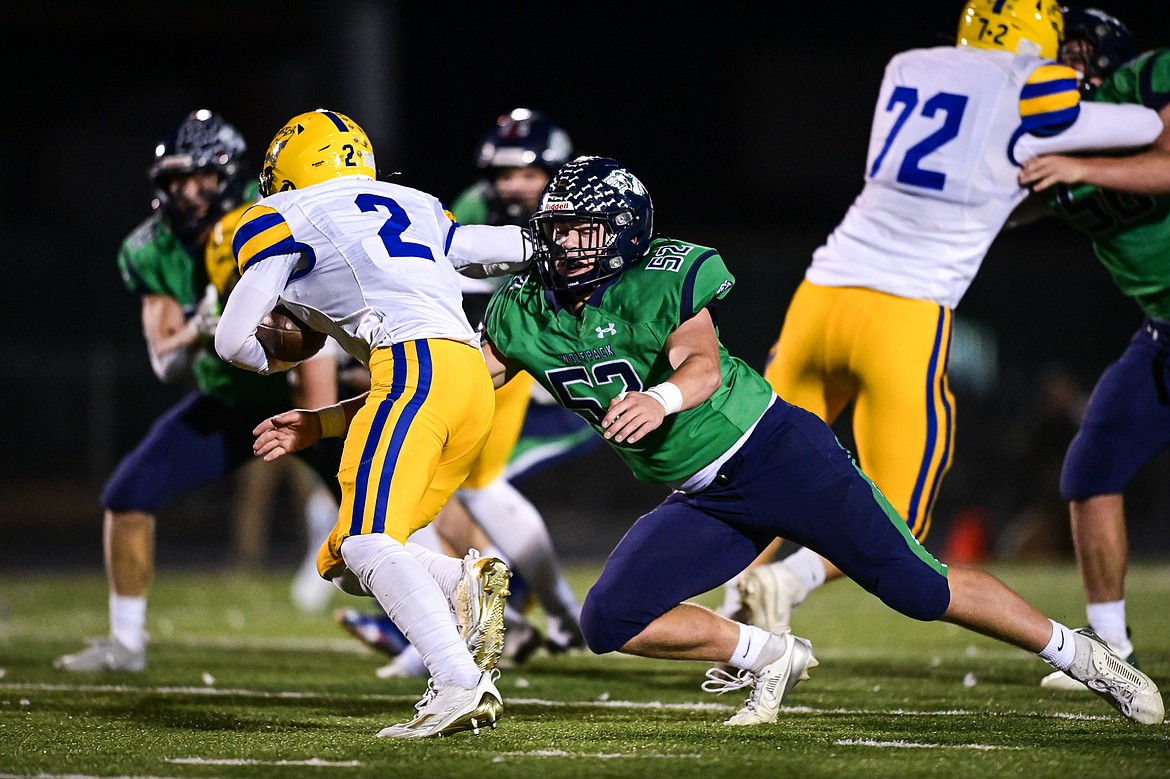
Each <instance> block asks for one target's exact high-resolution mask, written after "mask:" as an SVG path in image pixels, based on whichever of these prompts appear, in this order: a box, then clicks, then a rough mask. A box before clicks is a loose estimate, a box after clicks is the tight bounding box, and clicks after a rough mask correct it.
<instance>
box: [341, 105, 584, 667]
mask: <svg viewBox="0 0 1170 779" xmlns="http://www.w3.org/2000/svg"><path fill="white" fill-rule="evenodd" d="M572 152H573V146H572V142H571V141H570V138H569V135H568V133H567V132H565V131H564V130H563V129H562V128H560V127H559V126H557V125H556V124H554V123H553V122H552V121H551V120H550V119H549V118H548V117H546V116H545V115H544V114H542V113H540V112H537V111H531V110H529V109H527V108H517V109H514V110H513V111H511V112H509V113H507V114H504V115H502V116H500V117H499V118H498V119H497V120H496V122H495V124H494V126H493V127H492V128H491V129H490V130H489V131H488V132H487V133H486V134H485V135H484V137H483V139H482V141H481V143H480V147H479V152H478V154H477V156H476V166H477V167H478V168H479V169H480V170H481V171H483V174H484V175H483V178H482V179H481V180H479V181H478V182H476V183H475V184H474V185H472V186H471V187H469V188H468V189H466V190H465V191H464V192H463V193H462V194H460V195H459V197H458V198H456V199H455V201H454V205H453V206H452V207H451V211H452V213H453V214H454V215H455V218H456V220H457V221H458V222H459V223H460V224H487V225H517V226H521V227H526V226H527V224H528V218H529V217H530V216H531V215H532V214H533V213H535V211H536V207H537V205H538V203H539V201H540V195H541V193H542V192H543V191H544V187H545V185H546V184H547V183H548V180H549V178H551V176H552V174H553V172H555V171H556V169H557V168H559V167H560V166H561V165H562V164H564V163H565V162H567V161H568V160H569V158H570V157H571V156H572ZM500 283H502V280H501V279H499V278H495V279H472V278H466V277H462V278H461V287H462V291H463V310H464V312H465V313H466V314H467V318H468V321H470V322H472V323H473V324H476V325H478V323H479V322H481V321H482V319H483V314H484V311H485V310H486V308H487V301H488V299H489V298H490V297H491V294H492V292H493V291H494V290H495V289H496V288H497V287H498V286H499V285H500ZM534 393H536V394H538V395H539V396H541V397H543V398H547V402H545V403H542V404H533V403H530V399H531V398H532V396H533V394H534ZM522 429H523V430H524V431H526V436H525V437H522V435H521V431H522ZM518 439H519V441H520V443H519V444H518ZM594 446H596V439H595V437H594V436H593V435H592V434H591V432H590V430H589V428H588V426H587V425H586V424H585V423H584V422H583V421H582V420H581V419H580V418H579V417H578V416H577V415H575V414H572V413H570V412H567V411H565V410H564V409H562V408H561V407H560V406H558V405H556V404H555V403H553V402H552V399H551V398H548V395H547V393H546V392H544V391H543V390H542V389H540V388H539V386H538V385H537V384H536V383H535V382H534V381H533V380H532V377H531V376H529V375H528V374H526V373H522V374H520V375H518V376H517V377H516V378H515V379H513V380H512V381H510V382H509V383H508V384H507V385H506V386H504V387H501V388H500V389H499V390H497V391H496V413H495V417H494V419H493V422H492V432H491V435H490V437H489V438H488V442H487V444H486V445H485V446H484V449H483V452H482V453H481V454H480V456H479V459H477V460H476V462H475V464H474V465H473V466H472V470H471V474H470V475H469V476H468V477H467V480H466V481H465V482H464V483H463V485H462V486H461V487H460V488H459V489H458V490H456V492H455V496H454V497H455V500H453V501H450V502H449V503H448V504H447V505H446V506H445V507H444V508H443V510H442V511H441V512H440V513H439V516H438V517H436V519H435V522H434V523H433V524H432V525H431V526H430V527H429V528H427V529H424V531H430V530H433V531H434V533H435V534H436V535H430V533H428V532H424V533H423V534H422V535H421V536H419V535H418V534H416V536H415V537H413V538H412V540H414V541H416V542H417V543H423V544H432V545H434V544H436V543H439V542H440V541H441V542H442V543H443V544H444V547H443V548H445V549H447V550H448V551H450V552H451V553H453V554H463V553H464V552H466V551H467V550H468V549H469V548H476V549H480V550H481V551H482V552H483V553H484V554H485V555H489V556H495V557H499V558H501V559H503V560H505V561H506V562H507V563H508V565H509V567H511V569H512V571H513V580H512V583H511V585H510V587H511V589H512V591H513V594H512V596H511V597H510V598H509V608H508V612H507V620H506V625H507V630H506V632H505V650H504V658H505V659H506V660H507V661H509V662H512V663H521V662H523V661H524V660H525V659H527V658H528V657H529V656H530V655H531V654H532V652H534V651H536V650H537V649H539V648H540V647H541V646H545V647H547V648H548V650H549V651H551V652H554V653H556V652H563V651H567V650H572V649H582V648H584V640H583V639H582V637H581V630H580V625H579V616H580V609H581V606H580V603H579V602H578V600H577V597H576V595H574V593H573V591H572V589H571V588H570V587H569V584H568V581H567V580H566V579H565V577H564V575H563V574H562V572H561V570H560V566H559V564H558V562H557V558H556V553H555V550H554V548H553V544H552V539H551V538H550V537H549V533H548V528H547V527H546V526H545V523H544V519H543V518H542V517H541V515H540V512H539V511H538V510H537V508H536V507H535V506H534V505H533V504H532V502H531V501H529V500H528V498H526V497H525V496H524V495H523V494H521V492H520V491H519V490H517V489H516V487H514V486H513V485H512V483H511V481H510V480H509V476H511V478H521V477H522V476H523V475H526V474H528V473H531V472H533V471H534V470H535V469H536V468H538V467H543V466H545V465H547V464H549V463H550V462H553V461H555V460H559V459H562V458H564V457H566V456H572V455H577V454H580V453H582V452H583V451H586V450H588V449H591V448H593V447H594ZM518 451H522V452H523V455H522V456H523V464H522V465H521V466H520V468H518V469H516V470H514V471H513V472H512V474H508V473H507V466H508V463H509V458H510V457H511V456H512V455H513V454H514V453H517V452H518ZM529 594H530V595H531V599H532V600H535V601H536V602H538V603H539V604H540V607H541V609H542V610H543V611H544V614H545V629H546V631H547V633H548V636H547V640H545V639H544V638H542V636H541V635H540V633H539V631H538V629H537V628H536V627H535V626H534V625H532V624H531V622H530V621H529V620H528V619H527V618H525V616H524V615H523V613H522V611H521V608H522V606H523V605H524V604H525V602H526V601H528V600H529V598H528V595H529ZM336 619H337V621H338V623H339V624H340V625H341V626H342V627H343V628H345V629H346V630H347V631H349V632H350V633H351V634H353V635H354V636H355V637H357V638H358V639H359V640H361V641H363V642H364V643H366V644H368V645H369V646H371V647H374V648H375V649H378V650H380V651H383V652H386V653H388V654H392V655H394V654H396V655H397V656H396V657H395V659H394V660H393V661H392V662H391V663H390V664H388V665H386V666H384V667H383V668H381V669H379V670H378V675H379V676H382V677H395V676H425V675H426V667H425V666H424V665H423V663H422V658H421V657H420V656H419V653H418V652H417V650H415V649H414V648H413V647H411V646H409V644H407V643H406V642H405V641H404V639H402V638H401V632H400V631H399V630H398V629H397V628H396V627H395V626H394V625H393V623H392V622H390V620H389V619H388V618H387V617H386V616H385V615H384V614H376V613H375V614H367V613H363V612H361V611H358V610H356V609H350V608H346V609H340V610H339V611H338V612H337V614H336Z"/></svg>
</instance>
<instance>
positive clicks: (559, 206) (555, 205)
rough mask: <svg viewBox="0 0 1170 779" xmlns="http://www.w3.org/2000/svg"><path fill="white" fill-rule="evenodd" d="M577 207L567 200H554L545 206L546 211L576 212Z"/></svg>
mask: <svg viewBox="0 0 1170 779" xmlns="http://www.w3.org/2000/svg"><path fill="white" fill-rule="evenodd" d="M576 208H577V207H576V206H574V205H573V204H572V203H570V202H569V201H567V200H554V201H552V202H550V203H545V204H544V210H545V211H574V210H576Z"/></svg>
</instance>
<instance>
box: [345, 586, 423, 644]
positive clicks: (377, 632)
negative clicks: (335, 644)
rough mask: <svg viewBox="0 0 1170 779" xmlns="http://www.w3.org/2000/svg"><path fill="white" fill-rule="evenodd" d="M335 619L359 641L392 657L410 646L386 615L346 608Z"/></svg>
mask: <svg viewBox="0 0 1170 779" xmlns="http://www.w3.org/2000/svg"><path fill="white" fill-rule="evenodd" d="M331 586H332V585H331ZM333 619H334V620H336V621H337V624H338V625H340V626H341V628H342V629H343V630H344V631H345V632H347V633H349V634H350V635H351V636H353V637H354V638H356V639H357V640H358V641H361V642H362V643H363V644H365V645H366V646H368V647H370V648H371V649H377V650H378V651H379V652H385V653H386V654H388V655H390V656H391V657H396V656H398V654H399V653H400V652H402V650H404V649H406V647H407V646H409V645H410V642H409V641H407V640H406V636H404V635H402V631H401V630H399V629H398V626H397V625H395V624H394V620H392V619H390V617H388V616H386V614H384V613H378V614H366V613H363V612H361V611H358V610H357V609H350V608H345V609H338V610H337V611H335V612H333Z"/></svg>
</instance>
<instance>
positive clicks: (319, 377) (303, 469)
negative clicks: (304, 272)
mask: <svg viewBox="0 0 1170 779" xmlns="http://www.w3.org/2000/svg"><path fill="white" fill-rule="evenodd" d="M249 205H251V202H248V203H245V204H243V205H240V206H237V207H236V208H234V209H233V210H231V211H229V212H228V213H227V214H225V215H224V216H223V217H222V218H220V220H219V221H218V222H216V223H215V226H214V227H212V229H211V235H210V236H209V237H208V239H207V248H206V251H205V258H206V262H207V276H208V279H209V280H210V283H211V285H212V286H213V287H215V291H216V295H217V299H218V305H217V309H216V313H217V314H219V313H222V312H223V304H224V303H225V302H227V298H228V295H229V294H230V293H231V291H232V288H233V287H234V286H235V285H236V282H237V281H239V279H240V271H239V269H238V268H237V267H236V258H235V255H234V254H233V253H232V238H233V237H234V236H235V233H236V225H238V224H239V221H240V216H241V215H243V213H244V211H245V210H247V208H248V206H249ZM340 354H343V352H341V347H339V346H338V345H337V342H336V341H334V340H333V339H332V338H329V339H328V340H327V341H326V345H325V347H323V348H322V349H321V351H320V352H318V353H317V354H316V355H314V356H313V357H311V358H310V359H308V360H305V361H304V362H302V363H300V364H299V365H297V367H296V368H295V369H293V370H291V371H289V372H288V374H287V375H288V380H289V381H290V382H291V384H292V388H293V396H292V400H293V402H294V403H296V404H297V405H299V406H302V407H308V408H316V407H319V406H321V405H329V404H331V403H336V402H337V399H338V392H339V391H340V387H339V383H338V371H339V363H340V357H339V355H340ZM365 389H369V382H368V381H367V382H366V386H365V387H364V388H363V391H364V390H365ZM333 481H335V479H329V480H328V481H326V480H324V479H322V478H321V476H320V475H318V474H317V473H316V472H315V471H314V470H313V469H312V468H310V467H309V466H308V465H307V464H306V463H305V462H304V460H302V459H301V458H299V457H282V458H281V459H279V460H276V461H275V462H271V463H265V462H262V461H256V460H255V459H254V461H253V462H251V463H248V464H247V465H245V466H243V467H242V468H240V469H239V470H238V471H237V472H236V503H235V516H234V519H233V521H232V539H231V546H232V558H233V562H234V564H235V565H238V566H241V567H245V568H251V567H254V566H256V565H259V564H260V563H262V562H263V560H264V556H265V550H266V547H267V545H268V540H269V536H270V530H271V523H272V519H273V517H274V516H276V515H277V510H278V509H279V510H281V511H282V512H283V511H284V510H286V509H287V508H288V507H290V506H291V507H295V508H299V510H300V511H301V513H302V514H303V516H304V532H303V536H304V541H305V555H304V557H303V558H302V560H301V564H300V566H299V567H298V568H297V572H296V575H295V576H294V577H293V580H292V584H291V585H290V587H289V597H290V599H291V600H292V602H293V605H294V606H296V607H297V609H299V610H300V611H303V612H305V613H307V614H312V613H317V612H320V611H322V610H324V609H325V607H326V606H328V605H329V602H330V601H331V600H332V599H333V595H334V593H336V592H337V588H336V587H334V586H333V585H332V584H330V583H329V582H327V581H325V580H324V579H322V578H321V576H320V574H318V573H317V550H318V549H320V548H321V544H322V543H324V541H325V539H326V538H327V537H328V536H329V531H330V530H332V529H333V525H334V523H335V522H337V508H338V507H337V501H336V499H335V498H334V496H333V492H332V491H331V490H330V487H329V484H330V483H331V482H333ZM282 492H287V493H288V495H287V497H286V498H282V496H281V493H282ZM279 516H284V514H283V513H281V514H279ZM281 524H282V525H283V524H284V523H283V521H282V522H281ZM281 530H282V534H287V533H289V532H292V530H291V529H289V528H284V527H282V529H281Z"/></svg>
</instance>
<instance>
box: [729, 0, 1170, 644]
mask: <svg viewBox="0 0 1170 779" xmlns="http://www.w3.org/2000/svg"><path fill="white" fill-rule="evenodd" d="M1063 24H1064V22H1063V15H1062V12H1061V9H1060V8H1059V7H1058V6H1057V3H1056V0H967V2H966V4H965V5H964V6H963V12H962V15H961V17H960V21H959V28H958V35H957V39H956V41H955V45H953V46H930V47H925V48H916V49H910V50H908V51H903V52H899V53H897V54H895V55H894V56H893V57H892V58H891V59H890V61H889V62H888V63H887V64H886V71H885V75H884V77H883V79H882V84H881V87H880V89H879V92H878V99H877V101H876V103H875V105H874V113H873V122H872V126H871V131H870V146H869V153H868V155H867V158H866V159H867V161H868V164H867V166H866V170H865V186H864V189H863V191H862V193H861V194H860V195H859V196H858V197H857V199H856V200H855V201H854V203H853V204H852V205H851V206H850V208H849V209H848V211H847V212H846V214H845V216H844V218H843V219H842V221H841V222H840V224H839V225H838V226H837V227H836V228H835V229H834V230H833V232H832V233H831V234H830V235H829V236H828V237H827V238H826V240H825V242H824V243H823V244H822V245H821V246H819V247H818V248H817V249H816V250H814V252H813V254H812V258H811V262H810V264H809V266H808V269H807V270H806V272H805V276H804V279H803V280H802V282H801V284H800V285H799V287H798V289H797V290H796V292H795V293H794V295H793V296H792V300H791V301H790V302H789V305H788V310H787V312H786V314H785V316H784V320H783V323H782V325H781V332H780V335H779V336H778V337H777V339H776V342H775V345H774V347H773V349H772V358H771V360H770V362H769V364H768V366H767V368H766V369H765V378H767V379H768V381H769V382H770V383H771V384H772V387H773V389H775V391H776V394H778V395H779V396H780V397H782V398H784V399H785V400H787V401H788V402H790V403H793V404H795V405H797V406H801V407H802V408H806V409H808V410H809V411H812V412H813V413H815V414H817V415H818V416H820V417H821V418H822V419H824V420H825V421H827V422H829V423H830V424H832V423H835V422H836V421H837V420H838V419H839V418H840V417H841V416H842V414H843V413H844V412H845V410H846V409H847V408H851V409H852V419H851V423H852V424H851V427H852V431H853V437H854V441H855V444H856V451H857V459H858V464H859V466H860V467H861V468H863V469H864V470H865V472H866V473H867V474H868V475H869V476H870V477H872V478H873V480H874V483H875V484H876V485H877V487H878V489H880V490H881V491H882V494H883V495H885V496H886V497H887V498H888V499H889V500H890V502H891V504H892V505H893V506H894V508H895V509H897V511H898V514H899V515H900V516H901V517H902V518H903V519H904V520H905V521H906V525H907V528H908V530H909V531H910V532H911V533H912V534H913V535H914V537H915V538H917V539H918V540H919V541H924V540H925V538H926V536H927V534H928V533H929V531H930V526H931V523H932V517H933V514H934V510H935V505H936V502H937V500H938V496H939V494H940V490H941V489H942V488H943V483H944V477H945V476H946V474H947V471H948V470H949V468H950V465H951V462H952V461H953V459H954V457H955V451H956V450H955V429H956V428H955V425H956V422H955V420H956V418H957V417H956V406H955V398H954V395H953V394H952V393H951V391H950V387H949V378H948V376H949V371H950V360H949V359H948V355H950V354H951V345H952V333H953V327H954V312H955V309H956V307H957V306H958V304H959V302H960V301H961V300H962V298H963V296H964V295H965V294H966V292H967V289H968V287H969V286H970V284H971V283H972V281H973V280H974V278H975V275H976V274H977V273H978V271H979V268H980V266H981V265H982V263H983V260H984V258H985V257H986V254H987V250H988V248H989V247H990V245H991V243H992V241H993V240H994V239H995V237H996V235H998V233H999V231H1000V230H1001V229H1002V228H1003V226H1004V224H1005V223H1006V221H1007V219H1008V218H1009V216H1010V215H1011V214H1012V213H1013V211H1014V210H1015V208H1016V207H1017V206H1018V205H1020V203H1021V202H1022V201H1023V200H1024V199H1025V198H1026V196H1027V191H1026V190H1025V189H1023V188H1021V187H1020V184H1019V181H1018V180H1017V176H1018V174H1019V169H1020V165H1021V164H1022V163H1026V162H1027V161H1028V160H1029V159H1031V158H1033V157H1035V156H1037V155H1040V154H1045V153H1050V152H1055V151H1056V149H1057V148H1060V149H1062V150H1063V151H1064V152H1079V151H1083V150H1087V149H1096V148H1105V147H1108V148H1110V149H1122V148H1132V147H1140V146H1143V145H1145V144H1147V143H1149V142H1150V141H1151V140H1153V139H1154V138H1156V137H1157V135H1158V134H1159V133H1160V132H1161V130H1162V123H1161V120H1160V119H1159V118H1158V116H1157V113H1156V112H1154V111H1152V110H1150V109H1146V108H1142V107H1139V106H1133V105H1125V106H1121V105H1105V104H1098V103H1092V104H1088V103H1083V102H1082V101H1081V100H1080V93H1079V92H1078V90H1077V77H1076V72H1075V71H1074V70H1073V69H1072V68H1070V67H1067V66H1065V65H1061V64H1058V63H1057V62H1055V61H1054V58H1055V57H1056V56H1058V48H1059V45H1060V41H1061V37H1062V34H1063ZM960 225H961V226H962V229H959V227H958V226H960ZM839 576H840V572H839V571H837V570H836V569H835V568H834V567H833V566H831V565H828V564H827V563H826V562H825V560H823V559H821V558H819V557H818V556H817V555H816V553H815V552H813V551H812V550H810V549H808V548H804V549H800V550H798V551H796V552H794V553H793V554H791V555H789V556H788V557H786V558H785V559H784V560H783V561H781V562H780V563H776V564H773V565H767V566H756V567H754V568H753V569H752V570H750V571H748V572H746V573H744V574H743V575H742V576H740V577H739V578H738V580H737V586H736V590H737V591H738V600H739V603H738V604H737V603H736V598H735V595H734V594H728V597H726V599H725V605H724V608H725V610H727V611H728V613H736V612H735V611H734V610H732V609H733V608H742V609H743V610H744V612H745V613H746V612H750V616H749V619H750V620H752V621H753V622H755V623H756V624H759V625H761V626H764V625H766V626H768V627H776V626H779V625H787V624H788V622H789V619H790V617H791V608H792V606H793V605H795V604H797V603H800V602H801V601H802V600H804V598H805V597H806V596H808V594H809V592H811V591H812V590H815V589H816V588H817V587H819V586H821V585H822V584H824V583H825V581H827V580H829V579H832V578H839Z"/></svg>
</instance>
